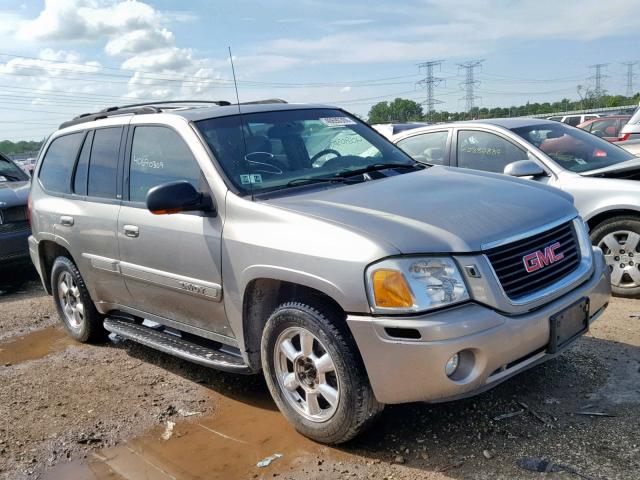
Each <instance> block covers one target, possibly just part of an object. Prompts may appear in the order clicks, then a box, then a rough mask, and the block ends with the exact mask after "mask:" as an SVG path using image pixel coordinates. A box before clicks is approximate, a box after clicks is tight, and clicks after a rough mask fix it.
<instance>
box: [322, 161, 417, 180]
mask: <svg viewBox="0 0 640 480" xmlns="http://www.w3.org/2000/svg"><path fill="white" fill-rule="evenodd" d="M418 165H420V164H419V163H418V162H413V163H397V162H396V163H373V164H371V165H367V166H366V167H363V168H358V169H356V170H342V171H340V172H338V173H336V174H335V176H334V178H345V177H352V176H355V175H361V174H363V173H368V172H375V171H377V170H386V169H387V168H418Z"/></svg>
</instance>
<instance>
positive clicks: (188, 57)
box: [122, 47, 193, 72]
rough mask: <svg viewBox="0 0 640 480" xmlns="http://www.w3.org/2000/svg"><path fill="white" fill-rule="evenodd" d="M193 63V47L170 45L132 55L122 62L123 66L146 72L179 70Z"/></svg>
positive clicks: (127, 68)
mask: <svg viewBox="0 0 640 480" xmlns="http://www.w3.org/2000/svg"><path fill="white" fill-rule="evenodd" d="M192 65H193V58H192V51H191V49H188V48H177V47H170V48H165V49H159V50H154V51H152V52H149V53H145V54H142V55H136V56H134V57H131V58H129V59H127V60H126V61H125V62H124V63H123V64H122V68H123V69H125V70H143V71H146V72H149V71H151V72H167V71H168V72H179V71H183V70H185V69H186V68H187V67H190V66H192Z"/></svg>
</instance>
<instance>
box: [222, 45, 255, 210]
mask: <svg viewBox="0 0 640 480" xmlns="http://www.w3.org/2000/svg"><path fill="white" fill-rule="evenodd" d="M227 48H228V49H229V61H230V62H231V73H232V74H233V85H234V87H235V88H236V102H237V103H238V118H239V120H240V133H241V135H242V143H243V144H244V157H243V159H244V161H245V162H246V164H247V166H248V167H249V189H250V190H251V198H252V199H253V174H252V173H251V162H249V161H247V139H246V137H245V135H244V121H243V119H242V109H241V108H240V95H238V82H237V80H236V69H235V67H234V66H233V55H231V46H229V47H227Z"/></svg>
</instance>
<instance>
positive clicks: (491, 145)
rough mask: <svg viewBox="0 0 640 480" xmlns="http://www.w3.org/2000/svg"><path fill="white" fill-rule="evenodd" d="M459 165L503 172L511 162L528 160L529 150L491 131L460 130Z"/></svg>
mask: <svg viewBox="0 0 640 480" xmlns="http://www.w3.org/2000/svg"><path fill="white" fill-rule="evenodd" d="M457 150H458V167H462V168H472V169H474V170H484V171H486V172H495V173H503V172H504V167H506V166H507V165H508V164H510V163H511V162H516V161H518V160H527V158H528V157H527V152H525V151H524V150H523V149H521V148H520V147H517V146H516V145H514V144H513V143H511V142H510V141H509V140H506V139H505V138H502V137H500V136H498V135H495V134H493V133H489V132H481V131H472V130H461V131H460V132H458V147H457Z"/></svg>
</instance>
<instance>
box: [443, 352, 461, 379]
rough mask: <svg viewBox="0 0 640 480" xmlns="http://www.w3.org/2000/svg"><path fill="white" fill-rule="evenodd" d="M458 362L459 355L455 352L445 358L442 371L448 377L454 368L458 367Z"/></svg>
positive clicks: (454, 371) (453, 371)
mask: <svg viewBox="0 0 640 480" xmlns="http://www.w3.org/2000/svg"><path fill="white" fill-rule="evenodd" d="M459 364H460V355H459V354H457V353H456V354H455V355H453V356H452V357H451V358H450V359H449V360H447V363H446V365H445V366H444V373H446V374H447V377H450V376H451V375H453V374H454V373H456V370H457V369H458V365H459Z"/></svg>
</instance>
